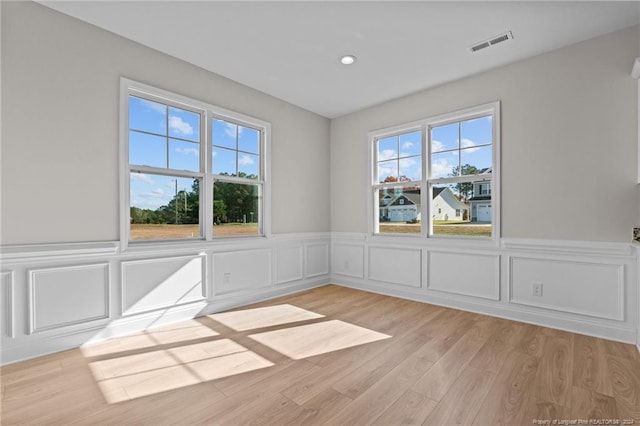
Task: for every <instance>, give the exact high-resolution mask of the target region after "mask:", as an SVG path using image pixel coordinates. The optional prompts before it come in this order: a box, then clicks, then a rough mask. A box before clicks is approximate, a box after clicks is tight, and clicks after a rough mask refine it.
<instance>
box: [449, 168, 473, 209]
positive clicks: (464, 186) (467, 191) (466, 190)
mask: <svg viewBox="0 0 640 426" xmlns="http://www.w3.org/2000/svg"><path fill="white" fill-rule="evenodd" d="M478 172H479V170H478V168H477V167H476V166H472V165H471V164H465V165H463V166H455V167H454V168H452V169H451V173H449V176H465V175H475V174H478ZM455 189H456V192H457V193H458V194H460V197H461V198H462V201H465V202H466V201H468V200H469V198H471V195H472V194H473V183H471V182H461V183H456V184H455Z"/></svg>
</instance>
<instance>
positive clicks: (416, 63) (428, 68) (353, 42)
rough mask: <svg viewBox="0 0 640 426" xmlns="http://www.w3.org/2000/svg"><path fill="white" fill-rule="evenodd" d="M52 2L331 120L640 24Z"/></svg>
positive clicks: (639, 11)
mask: <svg viewBox="0 0 640 426" xmlns="http://www.w3.org/2000/svg"><path fill="white" fill-rule="evenodd" d="M41 3H42V4H44V5H46V6H48V7H51V8H53V9H56V10H58V11H60V12H63V13H66V14H68V15H71V16H74V17H76V18H78V19H81V20H84V21H87V22H90V23H92V24H94V25H97V26H98V27H102V28H104V29H106V30H109V31H112V32H114V33H116V34H120V35H122V36H124V37H126V38H129V39H131V40H135V41H137V42H139V43H141V44H143V45H146V46H149V47H152V48H154V49H157V50H159V51H162V52H165V53H167V54H169V55H172V56H175V57H177V58H180V59H183V60H185V61H187V62H190V63H192V64H195V65H198V66H200V67H202V68H205V69H207V70H210V71H212V72H214V73H217V74H220V75H223V76H225V77H228V78H230V79H232V80H235V81H238V82H240V83H243V84H245V85H247V86H250V87H253V88H255V89H258V90H260V91H262V92H265V93H268V94H270V95H273V96H275V97H278V98H280V99H283V100H285V101H288V102H290V103H293V104H295V105H298V106H300V107H303V108H306V109H308V110H311V111H313V112H316V113H318V114H321V115H323V116H325V117H329V118H334V117H338V116H340V115H344V114H347V113H349V112H353V111H357V110H359V109H362V108H366V107H368V106H372V105H375V104H378V103H381V102H384V101H387V100H390V99H393V98H397V97H400V96H403V95H406V94H409V93H413V92H416V91H418V90H421V89H425V88H429V87H433V86H436V85H439V84H442V83H445V82H447V81H452V80H455V79H459V78H462V77H465V76H468V75H472V74H476V73H478V72H482V71H485V70H488V69H491V68H495V67H497V66H500V65H504V64H507V63H510V62H514V61H518V60H521V59H524V58H527V57H531V56H534V55H538V54H540V53H543V52H547V51H550V50H553V49H557V48H559V47H562V46H565V45H568V44H572V43H576V42H578V41H581V40H585V39H588V38H592V37H595V36H597V35H600V34H604V33H608V32H612V31H615V30H617V29H620V28H624V27H627V26H631V25H634V24H637V23H639V22H640V1H627V2H610V1H605V2H559V1H556V2H531V1H530V2H482V1H473V2H456V1H449V2H422V1H412V2H397V1H396V2H369V1H355V2H353V1H352V2H340V1H324V2H308V1H297V2H296V1H285V2H270V1H258V2H245V1H240V2H238V1H235V2H220V1H196V2H190V1H159V2H155V1H78V2H75V1H43V2H41ZM508 30H511V31H512V32H513V36H514V39H513V40H510V41H508V42H505V43H501V44H498V45H495V46H493V47H491V48H489V49H485V50H482V51H479V52H477V53H473V54H472V53H470V52H469V49H468V48H469V46H470V45H472V44H475V43H476V42H479V41H483V40H486V39H488V38H490V37H493V36H496V35H498V34H500V33H503V32H505V31H508ZM639 43H640V41H639ZM343 54H353V55H355V56H357V58H358V60H357V62H356V63H355V64H354V65H352V66H350V67H345V66H344V65H341V64H340V63H339V57H340V56H341V55H343ZM632 61H633V58H629V64H630V65H629V66H631V64H632Z"/></svg>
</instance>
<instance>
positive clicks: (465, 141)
mask: <svg viewBox="0 0 640 426" xmlns="http://www.w3.org/2000/svg"><path fill="white" fill-rule="evenodd" d="M474 146H476V143H475V142H474V141H472V140H471V139H465V138H462V148H469V149H467V150H465V152H467V153H471V152H476V151H477V150H479V149H480V148H472V147H474Z"/></svg>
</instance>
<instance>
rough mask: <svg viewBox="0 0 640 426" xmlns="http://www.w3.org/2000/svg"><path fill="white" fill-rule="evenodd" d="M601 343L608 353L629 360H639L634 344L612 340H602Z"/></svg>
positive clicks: (639, 356) (638, 353)
mask: <svg viewBox="0 0 640 426" xmlns="http://www.w3.org/2000/svg"><path fill="white" fill-rule="evenodd" d="M602 344H603V346H604V349H605V351H606V353H607V354H608V355H613V356H617V357H620V358H625V359H628V360H630V361H640V352H639V351H638V348H637V347H636V346H634V345H630V344H628V343H620V342H614V341H612V340H603V341H602Z"/></svg>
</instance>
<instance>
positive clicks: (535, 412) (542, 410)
mask: <svg viewBox="0 0 640 426" xmlns="http://www.w3.org/2000/svg"><path fill="white" fill-rule="evenodd" d="M570 418H571V409H570V408H568V407H565V406H563V405H558V404H555V403H553V402H549V401H545V400H541V399H538V398H536V397H535V395H534V394H533V393H532V397H531V398H530V399H529V402H528V403H527V408H526V410H525V414H524V419H525V422H524V423H523V424H544V423H540V422H541V421H548V423H546V424H551V422H552V421H553V420H556V421H557V420H561V419H570ZM534 422H535V423H534Z"/></svg>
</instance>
